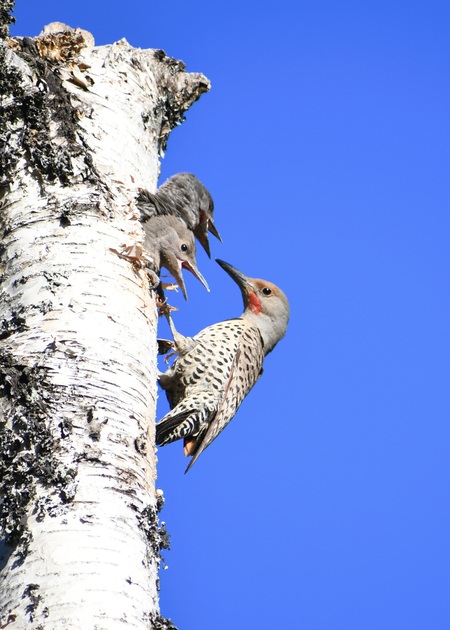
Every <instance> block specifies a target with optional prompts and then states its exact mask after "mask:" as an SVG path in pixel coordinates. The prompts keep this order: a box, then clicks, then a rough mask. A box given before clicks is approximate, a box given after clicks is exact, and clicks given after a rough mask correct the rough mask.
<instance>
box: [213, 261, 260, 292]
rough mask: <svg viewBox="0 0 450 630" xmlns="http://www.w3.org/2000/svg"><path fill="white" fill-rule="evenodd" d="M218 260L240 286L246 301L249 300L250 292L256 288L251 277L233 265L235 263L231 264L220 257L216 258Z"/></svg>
mask: <svg viewBox="0 0 450 630" xmlns="http://www.w3.org/2000/svg"><path fill="white" fill-rule="evenodd" d="M216 262H217V263H218V264H219V265H220V266H221V267H222V269H223V270H224V271H226V272H227V274H228V275H229V276H230V278H232V279H233V280H234V281H235V282H236V284H237V285H238V287H239V288H240V290H241V292H242V296H243V298H244V302H247V299H248V294H249V292H250V291H252V290H253V291H254V290H255V288H254V286H253V284H252V283H251V280H250V278H247V276H244V274H243V273H241V272H240V271H239V269H236V267H233V265H230V264H229V263H227V262H225V261H224V260H220V259H219V258H216Z"/></svg>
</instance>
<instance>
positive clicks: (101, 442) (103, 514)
mask: <svg viewBox="0 0 450 630" xmlns="http://www.w3.org/2000/svg"><path fill="white" fill-rule="evenodd" d="M3 17H4V16H3ZM3 34H4V31H3ZM0 80H1V86H0V95H1V105H2V112H1V113H2V120H1V123H0V124H1V127H0V143H1V152H0V160H1V162H0V175H1V189H0V204H1V205H0V230H1V232H0V233H1V241H0V274H1V277H0V430H1V438H0V440H1V441H0V449H1V452H0V483H1V488H0V492H1V505H0V519H1V525H2V530H3V543H4V544H3V546H2V549H1V557H0V561H1V585H0V611H1V620H0V627H1V628H8V630H10V629H16V628H33V629H34V628H43V629H45V630H52V629H61V630H70V629H72V628H76V629H77V630H80V629H83V630H90V629H94V628H107V629H108V630H111V629H112V630H114V629H115V628H123V627H127V628H152V627H153V628H169V627H174V626H173V625H172V624H171V622H170V621H168V620H164V619H162V618H161V617H160V616H159V605H158V592H157V583H158V575H157V573H158V566H159V561H160V555H159V554H160V549H161V547H163V546H164V545H165V542H166V537H167V535H166V534H165V532H164V529H163V528H161V526H160V525H159V521H158V516H157V512H158V508H159V507H161V503H162V497H161V496H159V494H158V492H155V478H156V468H155V462H156V457H155V449H154V430H153V427H154V420H155V404H156V325H157V311H156V306H155V300H154V297H153V295H152V293H151V291H150V290H149V285H148V280H147V277H146V274H145V271H144V270H143V268H142V264H141V263H142V257H141V253H142V243H143V230H142V228H141V224H140V223H139V221H138V214H137V210H136V208H135V203H134V199H135V196H136V191H137V188H138V187H143V188H148V189H150V190H152V189H154V188H155V185H156V180H157V176H158V172H159V161H158V157H159V155H160V154H161V152H162V150H163V149H164V147H165V144H166V141H167V138H168V135H169V133H170V130H171V129H172V128H173V127H174V126H175V125H176V124H179V123H180V122H181V121H182V120H183V113H184V112H185V110H186V109H187V108H188V107H189V106H190V105H191V104H192V103H193V102H194V101H195V100H196V99H198V98H199V96H200V95H201V94H202V93H203V92H205V91H207V90H208V89H209V83H208V81H207V79H205V77H203V76H202V75H200V74H187V73H186V72H185V71H184V65H183V64H182V62H179V61H175V60H174V59H171V58H169V57H167V56H166V55H165V53H164V52H163V51H156V50H139V49H134V48H132V47H131V46H130V45H129V44H128V43H127V42H126V41H125V40H121V41H119V42H117V43H116V44H113V45H109V46H101V47H95V46H94V42H93V39H92V36H91V35H90V34H89V33H87V32H86V31H81V30H79V29H77V30H73V29H69V28H68V27H65V28H64V25H61V24H52V25H50V27H46V29H45V30H44V32H43V34H41V36H39V37H38V38H35V39H30V38H12V39H11V38H8V37H6V38H5V39H4V40H3V41H2V42H1V46H0ZM125 248H127V249H125ZM124 252H125V254H124V255H121V253H122V254H123V253H124Z"/></svg>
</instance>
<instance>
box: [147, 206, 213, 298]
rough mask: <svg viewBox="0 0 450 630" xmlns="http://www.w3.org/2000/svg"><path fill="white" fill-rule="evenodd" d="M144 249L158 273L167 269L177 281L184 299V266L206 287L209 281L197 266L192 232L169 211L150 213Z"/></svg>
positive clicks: (185, 293) (185, 294) (185, 292)
mask: <svg viewBox="0 0 450 630" xmlns="http://www.w3.org/2000/svg"><path fill="white" fill-rule="evenodd" d="M144 231H145V239H144V249H145V251H146V253H147V254H148V255H149V256H151V258H152V262H151V264H150V266H151V267H152V268H153V270H154V271H155V272H156V273H157V274H158V275H159V272H160V269H161V267H164V268H165V269H167V270H168V271H169V272H170V273H171V274H172V276H173V277H174V278H175V280H176V281H177V284H178V286H179V287H180V289H181V291H182V292H183V295H184V297H185V299H186V300H187V291H186V286H185V284H184V279H183V271H182V270H183V269H188V270H189V271H190V272H191V273H192V274H194V276H195V277H196V278H197V279H198V280H200V282H201V283H202V284H203V286H205V287H206V289H207V290H208V291H209V287H208V284H207V282H206V280H205V278H204V277H203V276H202V274H201V273H200V271H199V270H198V268H197V262H196V260H195V241H194V236H193V234H192V232H191V231H190V230H188V229H187V227H186V226H185V224H184V223H183V222H182V221H180V219H177V217H173V216H170V215H167V216H161V217H153V218H152V219H149V220H148V221H146V222H145V223H144Z"/></svg>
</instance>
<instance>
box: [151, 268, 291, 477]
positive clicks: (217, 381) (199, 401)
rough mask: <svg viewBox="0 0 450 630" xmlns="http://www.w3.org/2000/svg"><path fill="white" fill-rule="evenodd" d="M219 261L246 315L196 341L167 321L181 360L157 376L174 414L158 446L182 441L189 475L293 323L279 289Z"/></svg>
mask: <svg viewBox="0 0 450 630" xmlns="http://www.w3.org/2000/svg"><path fill="white" fill-rule="evenodd" d="M217 262H218V263H219V265H220V266H221V267H222V268H223V269H224V270H225V271H226V272H227V273H228V274H229V275H230V276H231V278H232V279H233V280H234V281H235V282H236V283H237V285H238V286H239V288H240V290H241V293H242V297H243V299H244V312H243V313H242V315H241V316H240V317H237V318H236V319H228V320H225V321H223V322H219V323H218V324H213V325H212V326H208V327H207V328H205V329H203V330H202V331H201V332H199V333H198V334H197V335H195V336H194V337H183V335H180V334H179V333H178V332H177V331H176V330H175V327H174V325H173V322H172V319H171V318H170V316H169V324H170V326H171V330H172V334H173V337H174V342H175V349H176V352H177V353H178V358H177V359H176V361H175V362H174V364H173V365H172V366H171V367H170V368H169V369H168V370H167V372H165V374H160V375H159V383H160V385H161V387H162V388H163V389H165V390H166V394H167V398H168V401H169V404H170V407H171V411H170V412H169V413H168V414H166V415H165V416H164V418H162V419H161V420H160V422H158V424H157V425H156V444H158V445H160V446H164V445H165V444H169V443H170V442H174V441H175V440H179V439H181V438H184V454H185V455H186V456H190V455H191V456H192V459H191V461H190V463H189V466H188V467H187V468H186V472H187V471H188V470H189V468H190V467H191V466H192V465H193V464H194V462H195V461H196V460H197V459H198V457H199V456H200V454H201V453H202V452H203V451H204V450H205V448H207V447H208V446H209V445H210V444H211V442H212V441H213V440H215V438H216V437H217V436H218V435H219V433H220V432H221V431H222V430H223V429H224V428H225V427H226V425H227V424H228V423H229V422H230V420H231V419H232V418H233V417H234V415H235V413H236V411H237V410H238V407H239V405H240V404H241V403H242V401H243V400H244V398H245V396H246V395H247V394H248V393H249V391H250V390H251V388H252V387H253V385H254V384H255V383H256V381H257V380H258V379H259V377H260V376H261V374H262V364H263V359H264V357H265V356H266V354H268V353H269V352H271V351H272V350H273V349H274V347H275V346H276V344H277V343H278V341H280V339H281V338H282V337H283V336H284V334H285V332H286V328H287V324H288V320H289V303H288V301H287V298H286V296H285V295H284V293H283V292H282V291H281V289H279V288H278V287H276V286H275V285H274V284H272V283H271V282H267V281H266V280H258V279H254V278H248V277H247V276H245V275H244V274H243V273H241V272H240V271H238V270H237V269H236V268H235V267H232V266H231V265H229V264H228V263H226V262H224V261H223V260H217Z"/></svg>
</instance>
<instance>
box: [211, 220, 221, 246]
mask: <svg viewBox="0 0 450 630" xmlns="http://www.w3.org/2000/svg"><path fill="white" fill-rule="evenodd" d="M208 230H209V231H210V232H211V234H212V235H213V236H215V237H216V238H218V239H219V241H220V242H222V238H221V236H220V234H219V232H218V231H217V228H216V226H215V225H214V223H213V220H212V219H208Z"/></svg>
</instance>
